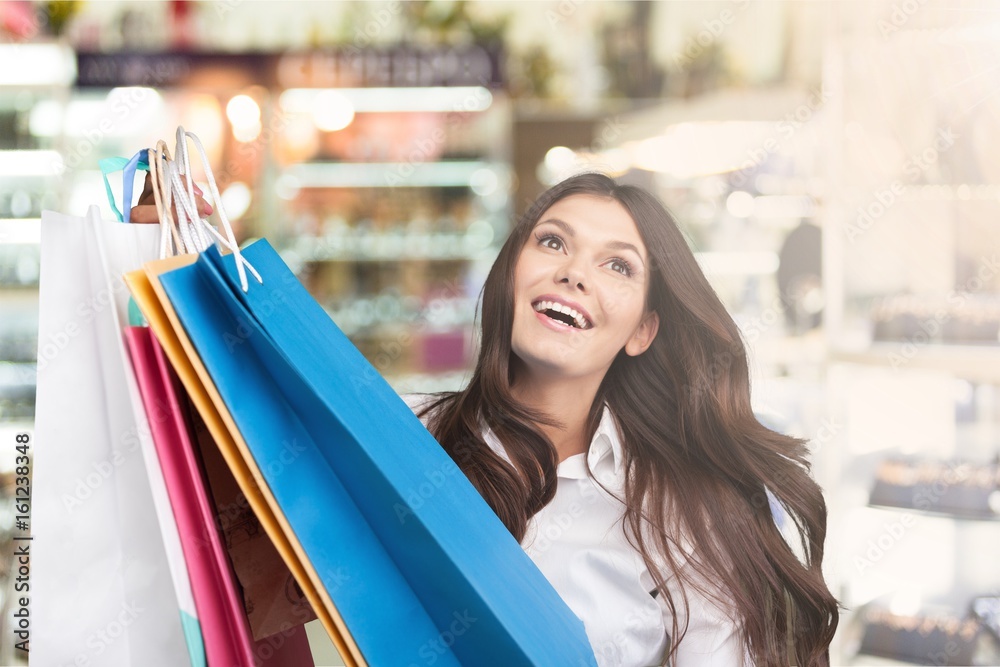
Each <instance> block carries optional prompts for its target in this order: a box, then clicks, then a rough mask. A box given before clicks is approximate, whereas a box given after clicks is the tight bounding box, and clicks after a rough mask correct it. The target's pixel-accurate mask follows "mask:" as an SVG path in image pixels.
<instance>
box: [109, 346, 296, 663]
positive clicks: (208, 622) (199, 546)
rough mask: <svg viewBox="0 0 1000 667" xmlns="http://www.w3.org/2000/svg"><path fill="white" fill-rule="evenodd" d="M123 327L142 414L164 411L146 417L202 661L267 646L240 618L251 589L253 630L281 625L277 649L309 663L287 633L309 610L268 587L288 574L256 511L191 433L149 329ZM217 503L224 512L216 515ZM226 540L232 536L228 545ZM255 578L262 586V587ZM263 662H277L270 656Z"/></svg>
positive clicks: (247, 659)
mask: <svg viewBox="0 0 1000 667" xmlns="http://www.w3.org/2000/svg"><path fill="white" fill-rule="evenodd" d="M125 334H126V338H127V340H128V345H129V351H130V353H131V356H132V359H133V363H134V365H135V368H136V374H137V377H138V379H139V385H140V388H141V390H142V398H143V403H144V405H145V407H146V411H147V414H149V415H153V414H157V415H163V416H164V417H165V418H161V419H156V420H153V419H151V420H150V422H151V424H152V425H153V428H152V431H153V441H154V444H155V445H156V450H157V454H158V456H159V459H160V462H161V464H162V468H163V472H164V478H165V480H166V484H167V491H168V493H169V495H170V502H171V506H172V507H173V510H174V515H175V517H176V519H177V525H178V529H179V533H180V538H181V545H182V547H183V550H184V558H185V562H186V563H187V568H188V572H189V574H190V577H191V581H192V588H193V593H194V599H195V605H196V607H197V610H198V618H199V621H200V623H201V627H202V633H203V635H204V639H205V647H206V655H207V657H208V663H209V665H226V666H232V667H241V666H248V667H249V666H252V665H254V656H255V653H256V654H257V655H258V656H262V657H268V654H269V653H271V651H269V650H267V649H264V648H263V646H264V645H261V646H260V649H261V650H259V651H255V646H254V641H253V639H252V636H251V631H250V626H249V624H248V622H247V612H246V611H245V607H244V598H245V597H250V596H252V595H254V594H256V593H263V595H259V596H257V598H258V604H256V605H254V604H253V602H252V601H251V602H250V604H249V605H248V606H249V607H250V608H251V609H252V610H253V611H255V612H256V616H258V617H262V621H263V622H264V625H265V628H266V630H265V631H263V632H261V635H260V637H261V638H263V637H265V636H269V635H275V634H278V633H279V632H285V633H286V637H285V638H283V640H282V642H281V647H280V650H279V651H277V652H276V653H282V654H285V653H287V652H288V651H289V649H290V648H291V647H292V646H293V645H294V644H296V643H298V644H299V649H300V651H299V652H297V654H296V656H295V660H294V661H291V662H287V663H286V664H289V665H294V666H295V667H300V666H301V665H304V664H311V660H308V656H309V654H308V640H307V638H306V636H305V632H304V630H303V631H300V632H298V633H297V634H296V639H295V640H290V639H288V638H287V637H288V636H289V635H291V634H293V633H291V632H288V631H292V630H294V628H296V627H299V626H301V625H302V624H303V623H304V622H306V621H309V620H312V619H313V618H315V616H314V615H313V614H312V613H311V610H310V609H309V608H308V606H307V605H295V604H292V603H290V602H288V601H287V597H286V596H285V595H275V594H274V592H273V587H274V586H278V587H279V588H281V589H282V590H281V592H282V593H284V589H285V588H286V587H287V583H286V579H288V578H290V577H291V575H290V574H289V572H288V569H287V568H286V567H284V563H283V562H282V561H281V557H280V555H279V554H278V553H277V551H275V550H274V547H273V545H272V544H271V542H270V540H269V539H268V538H267V536H266V535H264V534H263V532H262V531H261V532H260V534H259V535H258V534H256V530H255V525H256V523H255V522H256V519H255V517H253V516H252V513H250V512H249V508H247V507H246V506H245V504H244V503H243V502H241V499H240V498H239V497H237V495H236V494H234V493H233V491H234V490H238V487H237V486H236V483H235V480H233V479H232V475H231V473H230V472H229V469H228V468H227V467H225V465H224V464H222V465H219V464H218V463H217V462H216V459H217V458H218V453H217V451H215V444H214V442H211V441H210V439H200V438H198V437H197V434H198V433H199V432H200V431H201V429H198V428H197V426H196V425H195V423H194V419H193V418H192V417H193V415H191V414H189V411H188V410H187V405H186V398H185V397H184V395H183V392H182V391H181V390H180V387H179V383H178V381H177V379H176V376H175V374H174V373H173V370H172V369H171V368H170V366H169V363H168V362H167V361H166V358H165V356H164V354H163V351H162V348H161V347H160V345H159V344H158V343H157V341H156V339H155V337H154V336H153V335H152V334H151V332H150V331H149V329H148V328H147V327H128V328H127V329H126V331H125ZM220 508H222V509H223V512H224V514H221V515H220V513H219V511H220ZM220 533H222V534H220ZM223 535H224V537H225V541H226V545H224V544H223ZM231 542H235V543H236V544H234V545H230V543H231ZM226 546H230V547H231V548H230V553H234V556H235V558H239V559H240V561H239V562H238V563H237V564H238V565H240V566H242V570H243V572H242V573H243V577H242V578H241V581H240V584H241V586H240V588H242V593H241V591H240V590H238V584H237V581H236V574H235V572H234V571H233V567H232V566H231V565H230V561H229V557H228V555H227V549H226ZM235 558H234V559H235ZM261 584H264V586H265V587H264V590H262V591H261V590H260V589H261ZM268 585H270V587H271V588H272V590H269V589H268V587H267V586H268ZM283 602H284V604H281V603H283ZM263 603H269V604H263ZM254 607H256V608H254ZM267 607H279V608H277V609H273V608H272V609H268V608H267ZM268 612H271V613H270V615H268ZM251 615H253V614H251ZM276 616H280V618H275V617H276ZM287 619H291V622H289V621H288V620H287ZM269 620H271V622H270V623H268V621H269ZM282 621H284V622H283V623H282ZM303 644H304V649H305V653H304V654H303V653H302V652H301V649H302V648H303V646H302V645H303ZM266 645H268V646H271V645H273V644H266ZM262 654H263V655H262ZM306 661H308V663H307V662H306ZM265 662H266V664H270V665H274V664H277V662H276V661H275V660H274V656H271V659H270V660H267V661H265Z"/></svg>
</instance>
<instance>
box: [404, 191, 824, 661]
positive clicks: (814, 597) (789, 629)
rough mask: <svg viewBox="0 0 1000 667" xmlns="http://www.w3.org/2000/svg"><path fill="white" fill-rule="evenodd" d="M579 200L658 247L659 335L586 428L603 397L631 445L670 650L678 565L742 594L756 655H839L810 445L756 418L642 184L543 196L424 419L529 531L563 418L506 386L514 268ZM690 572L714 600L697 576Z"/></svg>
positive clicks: (684, 255) (642, 531) (741, 371)
mask: <svg viewBox="0 0 1000 667" xmlns="http://www.w3.org/2000/svg"><path fill="white" fill-rule="evenodd" d="M571 195H589V196H596V197H602V198H607V199H612V200H615V201H617V202H619V203H620V204H621V205H622V206H623V207H624V208H625V209H626V210H627V211H628V212H629V214H630V215H631V217H632V219H633V220H634V221H635V223H636V226H637V228H638V230H639V234H640V235H641V236H642V239H643V241H644V242H645V244H646V249H647V254H648V256H649V264H650V271H649V275H650V281H649V285H648V294H647V297H646V300H647V307H648V308H649V309H651V310H655V311H656V312H657V314H658V315H659V320H660V327H659V332H658V333H657V335H656V338H655V339H654V340H653V343H652V344H651V345H650V347H649V349H647V350H646V352H644V353H643V354H641V355H639V356H636V357H631V356H628V355H627V354H625V353H624V352H620V353H619V354H618V356H617V357H616V358H615V360H614V362H612V364H611V367H610V369H609V370H608V372H607V374H606V375H605V377H604V380H603V382H602V384H601V385H600V388H599V389H598V392H597V396H596V397H595V399H594V403H593V405H592V406H591V408H590V413H589V418H588V428H589V431H588V432H589V433H590V434H591V435H592V434H593V433H594V432H595V430H596V428H597V425H598V423H599V421H600V417H601V414H602V412H603V408H604V405H605V404H607V405H608V406H609V408H610V410H611V412H612V414H613V415H614V416H615V418H616V421H617V424H618V428H619V430H620V435H621V440H622V444H623V450H624V465H625V468H624V469H625V471H626V476H625V486H624V498H623V501H624V504H625V507H626V511H625V516H624V518H623V526H624V527H625V528H626V534H627V535H629V539H630V540H631V541H632V543H633V544H634V545H635V547H636V548H637V549H638V551H639V552H640V553H641V554H642V557H643V559H644V561H645V562H646V565H647V567H648V569H649V572H650V574H651V575H652V576H653V580H654V582H655V584H656V588H657V590H658V592H659V594H660V595H663V596H664V600H665V602H666V604H667V605H668V606H669V608H670V609H671V611H673V612H674V614H673V616H674V622H673V628H672V629H671V630H672V631H671V634H670V636H671V638H672V642H671V648H670V655H671V656H673V654H674V653H675V652H676V650H677V646H678V643H679V642H680V641H681V640H682V639H683V635H684V633H685V628H686V626H685V628H679V627H678V622H677V620H676V619H677V618H678V613H677V610H678V607H679V605H686V594H685V595H681V596H680V597H681V598H682V599H681V600H677V599H674V598H673V596H671V595H670V593H669V592H668V590H667V586H666V582H665V580H666V579H667V578H669V576H670V574H671V572H676V571H679V569H680V568H679V565H680V563H681V562H682V560H683V561H684V562H685V563H688V564H690V565H691V566H692V567H693V569H694V571H695V572H696V573H697V575H698V578H699V579H700V580H701V581H702V582H713V583H714V584H716V585H718V586H719V587H720V588H721V590H722V591H724V592H725V593H726V594H727V595H728V596H729V597H730V598H731V600H732V602H733V604H734V605H735V610H736V613H737V614H738V618H737V619H736V620H737V621H738V622H739V623H740V626H741V629H742V638H743V641H744V645H745V648H746V650H747V651H748V653H749V655H751V656H752V657H753V659H754V661H755V662H756V664H758V665H762V666H764V665H789V664H793V663H794V664H797V665H799V666H800V667H813V666H823V665H828V664H829V652H828V647H829V644H830V641H831V640H832V638H833V634H834V632H835V630H836V628H837V621H838V612H839V609H838V604H837V601H836V599H835V598H834V597H833V596H832V595H831V593H830V591H829V590H828V588H827V586H826V583H825V582H824V580H823V575H822V570H821V567H822V561H823V542H824V539H825V536H826V504H825V502H824V500H823V495H822V493H821V490H820V488H819V486H818V485H817V484H816V482H815V481H814V480H813V479H812V478H811V477H810V475H809V462H808V460H807V454H808V451H807V448H806V443H805V442H804V441H802V440H798V439H795V438H792V437H789V436H786V435H782V434H780V433H776V432H774V431H772V430H770V429H768V428H766V427H764V426H763V425H762V424H761V423H760V422H759V421H758V420H757V419H756V417H755V416H754V413H753V411H752V410H751V407H750V379H749V372H748V367H747V356H746V350H745V348H744V345H743V342H742V339H741V337H740V332H739V330H738V328H737V326H736V324H735V323H734V322H733V319H732V318H731V317H730V316H729V314H728V313H727V312H726V309H725V308H724V307H723V305H722V302H721V301H720V300H719V298H718V296H717V295H716V294H715V292H714V290H713V289H712V287H711V286H710V285H709V283H708V281H707V280H706V278H705V276H704V274H703V273H702V271H701V269H700V267H699V266H698V264H697V261H696V260H695V258H694V255H693V254H692V252H691V250H690V249H689V248H688V246H687V243H686V242H685V240H684V237H683V235H682V234H681V232H680V230H679V229H678V227H677V224H676V222H675V221H674V219H673V217H672V216H671V215H670V213H669V212H668V211H667V210H666V209H665V208H664V206H663V205H662V204H661V203H660V202H659V201H658V200H657V199H656V198H655V197H653V196H652V195H650V194H649V193H647V192H645V191H644V190H641V189H639V188H636V187H633V186H628V185H620V184H617V183H616V182H615V181H614V180H612V179H611V178H608V177H607V176H604V175H601V174H582V175H579V176H574V177H572V178H570V179H567V180H565V181H563V182H561V183H559V184H557V185H556V186H554V187H553V188H551V189H550V190H548V191H546V192H545V193H543V194H542V195H541V197H539V199H538V200H537V201H535V203H534V204H533V205H532V206H531V207H530V208H529V210H528V211H527V212H526V213H525V214H524V215H523V216H522V217H521V219H520V220H519V221H518V223H517V225H516V226H515V227H514V229H513V230H512V232H511V234H510V237H509V238H508V239H507V241H506V243H505V244H504V246H503V248H502V249H501V250H500V253H499V256H498V257H497V260H496V262H495V263H494V265H493V268H492V270H491V271H490V273H489V276H488V277H487V279H486V283H485V286H484V288H483V294H482V338H481V349H480V354H479V359H478V361H477V364H476V368H475V371H474V374H473V376H472V379H471V380H470V382H469V384H468V386H466V387H465V389H463V390H462V391H459V392H454V393H446V394H441V395H439V397H438V398H437V400H435V401H431V402H430V403H429V404H428V405H427V407H426V408H425V409H424V410H423V411H422V413H421V415H423V414H429V421H428V428H429V430H430V431H431V433H433V434H434V436H435V437H436V438H437V440H438V441H439V442H440V443H441V445H442V446H443V447H444V448H445V450H446V451H447V452H448V453H449V454H450V455H451V456H452V458H454V460H455V461H456V463H458V464H459V466H460V467H461V468H462V470H463V471H464V472H465V474H466V475H467V476H468V478H469V479H470V480H471V482H472V483H473V485H475V487H476V488H477V489H478V490H479V492H480V493H481V494H482V495H483V497H484V498H485V499H486V501H487V502H488V503H489V504H490V506H491V507H492V508H493V510H494V511H495V512H496V514H497V516H499V517H500V519H501V520H502V521H503V522H504V524H505V525H506V526H507V528H508V529H509V530H510V532H511V533H512V534H513V536H514V537H515V538H516V539H517V540H518V541H520V540H522V539H523V537H524V534H525V530H526V527H527V523H528V520H529V519H530V518H531V517H532V516H534V514H535V513H536V512H538V511H539V510H540V509H541V508H542V507H544V506H545V505H546V504H547V503H548V502H549V501H550V500H551V499H552V498H553V496H554V494H555V491H556V466H557V464H558V458H557V455H556V451H555V448H554V447H553V445H552V443H551V442H550V441H549V440H548V438H547V437H546V436H545V435H544V434H543V433H542V431H541V430H540V429H539V428H538V426H537V424H556V423H558V420H557V419H556V417H555V416H552V415H546V414H541V413H540V412H538V411H537V410H534V409H532V408H531V406H527V405H523V404H521V403H520V402H518V401H517V400H516V399H515V398H514V396H513V395H512V393H511V384H512V382H513V379H514V378H513V371H514V365H515V361H516V359H515V358H514V355H513V353H512V351H511V330H512V325H513V317H514V313H513V308H514V298H513V293H514V268H515V265H516V263H517V260H518V257H519V255H520V253H521V250H522V248H523V247H524V245H525V243H526V241H527V240H528V238H529V236H530V234H531V231H532V229H533V228H534V226H535V224H536V223H537V222H538V220H539V218H540V217H541V216H542V214H543V213H544V212H545V211H546V210H547V209H548V208H549V207H550V206H552V205H553V204H554V203H555V202H557V201H559V200H560V199H563V198H565V197H568V196H571ZM484 425H488V426H489V427H490V428H491V429H492V430H493V432H494V434H495V435H496V436H497V438H498V439H499V440H500V442H502V443H503V445H504V447H505V449H506V451H507V454H508V456H509V458H510V463H507V462H506V461H504V460H503V459H502V458H501V457H500V456H498V455H497V454H496V453H494V452H493V451H492V450H491V448H490V447H489V446H488V445H487V443H486V442H485V441H484V439H483V435H482V432H483V426H484ZM768 491H770V492H771V493H772V494H773V495H774V497H775V499H776V500H777V501H778V502H779V503H780V504H781V505H782V506H783V507H784V509H785V510H786V512H787V513H788V515H789V517H790V518H791V519H792V521H793V522H794V525H795V528H796V529H797V531H798V537H799V541H800V542H801V547H802V554H801V556H797V555H796V554H795V553H794V551H793V549H792V548H790V546H789V545H788V543H786V541H785V540H784V538H783V537H782V536H781V534H780V532H779V531H778V529H777V528H776V527H775V523H774V520H773V518H772V513H771V507H770V503H769V502H768V496H767V492H768ZM671 499H673V501H672V502H671ZM681 539H684V540H685V541H686V540H690V541H691V543H692V544H694V545H695V550H694V553H693V554H690V555H688V554H684V552H683V551H682V550H681V549H680V547H679V546H678V545H679V542H680V541H681ZM664 564H665V565H666V567H667V568H669V570H670V571H667V572H664V571H663V566H664ZM683 583H684V585H685V586H697V587H698V588H699V589H700V590H703V591H704V592H706V594H709V595H711V596H712V597H716V598H717V597H718V592H716V593H715V594H713V593H712V592H711V591H705V589H704V587H703V585H702V584H700V583H696V582H692V581H690V580H688V581H686V582H683ZM682 590H683V589H682Z"/></svg>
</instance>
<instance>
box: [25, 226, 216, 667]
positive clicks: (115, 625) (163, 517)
mask: <svg viewBox="0 0 1000 667" xmlns="http://www.w3.org/2000/svg"><path fill="white" fill-rule="evenodd" d="M99 235H100V236H99ZM158 235H159V229H158V228H156V226H144V227H138V226H135V227H133V226H129V225H120V224H118V223H109V222H105V221H102V220H101V219H100V214H99V212H98V209H97V207H91V208H90V210H89V211H88V214H87V217H86V218H82V219H81V218H76V217H71V216H66V215H60V214H58V213H52V212H50V211H44V212H43V213H42V224H41V278H40V285H39V350H38V359H39V363H38V390H37V391H38V393H37V407H36V438H37V442H38V447H37V450H36V454H35V470H34V479H33V485H34V490H33V494H32V496H33V499H34V503H35V507H34V513H33V529H34V535H35V540H34V543H33V545H32V565H33V569H32V639H33V641H32V645H31V660H32V662H33V664H37V665H68V664H72V665H79V664H92V665H97V664H99V665H109V666H117V665H122V666H126V665H137V664H141V665H152V666H156V665H162V666H163V667H173V666H176V665H186V664H204V663H203V658H202V661H201V662H199V661H198V657H199V643H200V632H199V630H198V627H197V621H196V619H195V618H194V614H193V612H194V609H193V603H192V602H191V599H190V590H189V589H188V592H187V597H186V598H185V597H184V590H183V588H184V580H185V577H186V573H185V572H184V568H183V562H180V563H178V562H177V561H176V560H172V559H171V558H170V554H171V553H179V544H178V543H177V536H176V526H173V525H172V523H171V521H170V520H169V517H170V510H169V507H166V513H165V514H164V507H163V506H158V505H157V498H161V499H162V498H165V492H164V489H163V484H162V478H160V479H159V484H157V475H158V470H157V469H156V468H155V455H153V456H152V459H150V454H151V453H152V443H151V441H150V437H149V425H148V423H147V422H146V418H145V412H144V411H143V410H142V409H141V406H140V407H138V408H137V405H136V404H135V403H134V401H135V400H136V399H137V397H138V393H137V388H136V386H135V381H134V377H133V376H132V369H131V368H130V367H129V362H128V359H127V355H126V354H125V353H124V349H123V347H122V338H121V326H120V323H121V322H122V321H124V320H125V319H126V318H127V301H128V291H127V290H126V289H125V288H124V284H123V283H122V281H121V278H120V274H121V272H122V271H124V270H125V269H126V268H133V267H135V266H139V265H141V264H142V262H143V261H146V260H147V259H150V258H155V257H157V256H158V245H159V243H158V241H159V238H158ZM151 463H152V464H154V467H152V468H151V467H150V464H151ZM171 531H173V534H171ZM171 575H173V576H171ZM179 593H180V597H179ZM202 656H203V653H202Z"/></svg>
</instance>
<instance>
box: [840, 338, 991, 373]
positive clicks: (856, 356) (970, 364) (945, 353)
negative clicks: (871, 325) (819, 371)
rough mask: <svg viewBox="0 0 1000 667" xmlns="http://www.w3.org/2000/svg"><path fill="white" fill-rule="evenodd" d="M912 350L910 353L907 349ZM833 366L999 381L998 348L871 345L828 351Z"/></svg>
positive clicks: (915, 344) (902, 342)
mask: <svg viewBox="0 0 1000 667" xmlns="http://www.w3.org/2000/svg"><path fill="white" fill-rule="evenodd" d="M911 348H912V349H911ZM830 358H831V361H833V362H841V363H850V364H861V365H865V366H885V367H888V368H892V369H894V370H904V369H914V370H916V369H919V370H932V371H941V372H944V373H950V374H952V375H955V376H958V377H962V378H966V379H968V380H977V381H985V382H992V381H1000V345H977V346H973V345H941V344H925V345H920V344H917V343H908V342H907V341H899V342H898V343H873V344H872V345H871V346H870V347H868V348H867V349H865V350H846V349H836V348H834V349H832V350H831V352H830Z"/></svg>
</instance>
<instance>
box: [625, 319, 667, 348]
mask: <svg viewBox="0 0 1000 667" xmlns="http://www.w3.org/2000/svg"><path fill="white" fill-rule="evenodd" d="M659 329H660V316H659V315H657V314H656V311H655V310H651V311H649V312H648V313H646V314H645V315H644V316H643V318H642V322H640V323H639V326H638V328H636V330H635V333H633V334H632V337H631V338H630V339H629V341H628V342H627V343H625V354H627V355H629V356H630V357H637V356H639V355H640V354H642V353H643V352H645V351H646V350H647V349H649V346H650V345H652V344H653V339H654V338H656V332H657V331H659Z"/></svg>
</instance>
